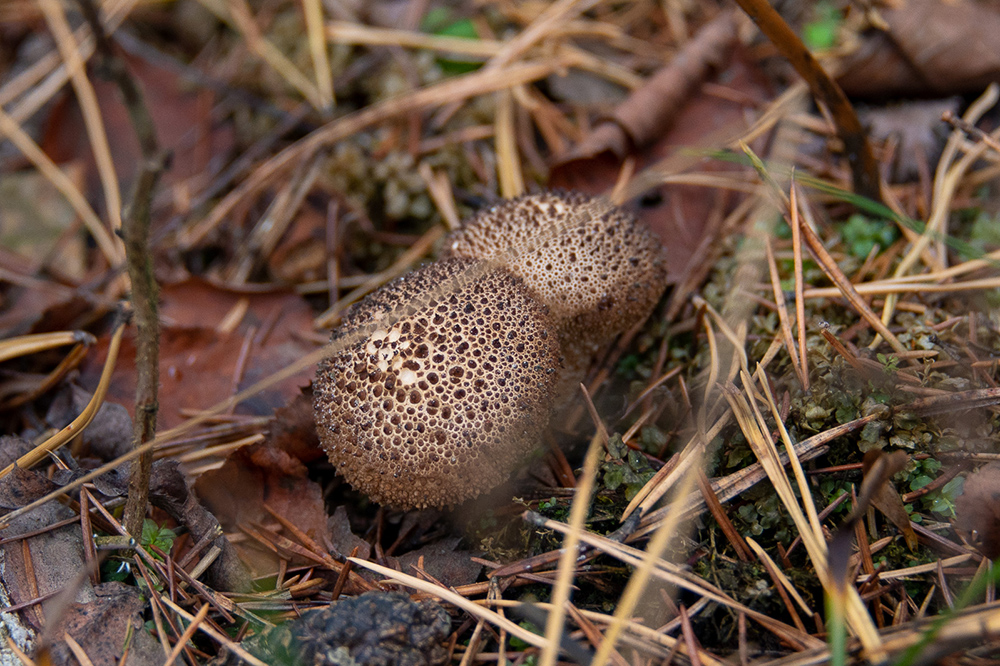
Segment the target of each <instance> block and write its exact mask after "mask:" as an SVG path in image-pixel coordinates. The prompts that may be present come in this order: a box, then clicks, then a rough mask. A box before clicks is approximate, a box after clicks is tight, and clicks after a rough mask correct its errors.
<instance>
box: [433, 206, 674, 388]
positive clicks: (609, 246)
mask: <svg viewBox="0 0 1000 666" xmlns="http://www.w3.org/2000/svg"><path fill="white" fill-rule="evenodd" d="M442 254H443V256H445V257H467V258H472V259H480V260H486V261H493V262H497V263H500V264H501V265H503V266H505V267H506V268H507V269H508V270H510V271H511V272H512V273H513V274H514V275H517V276H518V277H520V278H521V279H523V280H524V283H525V285H527V287H528V288H529V289H530V290H532V291H533V292H534V293H535V295H536V296H537V297H538V298H539V300H540V301H541V302H542V303H544V304H545V305H546V306H548V308H549V314H550V315H551V316H552V318H553V320H554V321H555V322H556V326H557V327H558V336H559V340H560V344H561V346H562V352H563V357H564V367H565V371H564V373H563V380H562V382H561V384H560V388H559V390H558V392H559V393H560V394H565V393H567V392H572V391H575V390H576V386H577V385H578V384H579V382H580V381H581V380H582V378H583V374H584V373H585V372H586V370H587V368H588V366H589V365H590V362H591V359H592V357H593V355H594V354H595V353H596V352H597V351H598V350H599V349H600V348H601V347H602V346H603V345H605V344H607V343H608V342H610V341H611V340H612V339H613V338H614V337H615V336H616V335H619V334H621V333H623V332H625V331H627V330H628V329H629V328H631V327H632V326H634V325H636V324H638V323H640V322H642V321H643V320H644V319H645V318H646V317H647V316H649V313H650V312H651V311H652V310H653V308H654V307H655V305H656V303H657V301H659V299H660V296H662V295H663V291H664V289H665V288H666V276H667V273H666V262H665V258H664V254H663V247H662V246H661V244H660V242H659V239H658V238H657V237H656V236H655V235H654V234H653V233H652V232H651V231H650V230H649V229H648V227H646V225H644V224H643V223H642V222H641V221H640V220H638V219H637V218H636V217H635V216H634V215H632V214H631V213H629V212H627V211H626V210H624V209H622V208H619V207H617V206H613V205H611V204H610V203H608V202H606V201H605V200H603V199H600V198H592V197H588V196H586V195H583V194H579V193H576V192H543V193H540V194H529V195H525V196H521V197H518V198H516V199H511V200H508V201H504V202H501V203H499V204H497V205H496V206H493V207H492V208H489V209H487V210H484V211H481V212H480V213H478V214H477V215H474V216H473V217H472V218H470V219H469V220H468V221H466V222H465V223H464V224H463V225H462V226H461V228H460V229H458V230H456V231H455V232H453V233H452V234H451V235H450V236H449V237H448V238H447V239H446V240H445V249H444V252H443V253H442ZM562 397H564V398H565V397H566V396H565V395H563V396H562Z"/></svg>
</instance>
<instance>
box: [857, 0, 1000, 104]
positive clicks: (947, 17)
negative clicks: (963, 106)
mask: <svg viewBox="0 0 1000 666" xmlns="http://www.w3.org/2000/svg"><path fill="white" fill-rule="evenodd" d="M995 7H996V6H995V5H991V4H988V3H977V2H942V1H941V0H909V1H908V2H900V3H897V6H896V7H885V8H880V9H879V14H880V16H881V17H882V19H884V20H885V22H886V24H888V32H881V31H878V30H874V29H873V30H871V31H870V32H869V33H868V34H867V35H866V36H865V38H864V40H863V41H862V43H861V46H860V47H859V48H858V50H857V51H856V52H854V53H853V54H851V55H850V56H847V57H846V58H845V59H844V60H843V61H842V68H841V74H840V76H839V78H838V83H840V85H841V87H842V88H843V89H844V92H846V93H847V94H848V95H852V96H856V97H876V98H880V99H884V98H887V97H899V96H906V95H935V96H940V97H943V96H946V95H955V94H962V93H979V92H981V91H982V90H983V88H985V87H986V86H987V85H988V84H989V83H991V82H993V81H996V80H998V79H1000V50H998V49H997V48H996V36H997V34H1000V12H998V11H997V10H996V8H995Z"/></svg>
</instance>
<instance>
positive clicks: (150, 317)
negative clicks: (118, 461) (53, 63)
mask: <svg viewBox="0 0 1000 666" xmlns="http://www.w3.org/2000/svg"><path fill="white" fill-rule="evenodd" d="M79 3H80V8H81V10H82V11H83V16H84V18H85V19H86V21H87V23H88V24H89V25H90V29H91V31H93V33H94V37H95V40H96V43H97V52H98V53H100V54H101V56H102V59H103V62H104V67H105V68H106V69H107V73H108V75H109V76H110V78H111V79H112V81H114V83H115V84H116V85H117V86H118V89H119V90H120V91H121V94H122V98H123V101H124V103H125V107H126V109H127V110H128V114H129V118H130V119H131V121H132V128H133V129H134V130H135V133H136V137H137V138H138V139H139V146H140V148H141V149H142V164H141V165H140V168H139V175H138V177H137V178H136V182H135V186H134V189H133V191H132V197H131V202H130V205H129V207H128V211H127V213H126V214H125V215H124V216H123V219H122V238H123V239H124V241H125V263H126V266H127V268H128V276H129V280H130V281H131V283H132V307H133V309H134V311H135V323H136V329H137V331H138V332H137V337H136V359H135V366H136V370H137V373H138V378H137V381H136V389H135V393H136V396H135V424H134V425H133V429H132V445H133V446H134V447H140V446H142V445H143V444H145V443H146V442H149V441H151V440H152V439H153V437H154V436H155V435H156V412H157V411H158V410H159V403H158V402H157V387H158V386H159V383H160V370H159V368H160V349H159V345H160V328H159V321H158V319H157V314H156V298H157V286H156V278H155V277H154V276H153V258H152V256H151V255H150V252H149V220H150V215H151V209H152V203H153V193H154V191H155V190H156V184H157V181H159V178H160V174H161V173H162V172H163V170H164V168H165V167H166V154H165V153H163V152H162V151H161V150H160V148H159V143H158V141H157V139H156V128H155V126H154V125H153V118H152V116H150V114H149V109H148V107H147V106H146V103H145V100H144V99H143V96H142V91H141V90H140V89H139V86H138V85H137V84H136V82H135V79H133V78H132V76H131V75H130V74H129V72H128V70H127V69H126V68H125V63H124V62H123V61H122V60H121V59H120V58H118V57H117V56H116V54H115V51H114V49H113V48H112V45H111V40H110V39H109V38H108V35H107V33H106V32H105V31H104V27H103V24H102V23H101V20H100V17H99V15H98V11H97V7H96V6H95V5H94V2H93V0H79ZM152 464H153V452H152V450H147V451H144V452H143V453H142V454H141V455H140V456H139V459H138V461H136V464H134V465H133V466H132V471H131V473H130V476H129V482H128V499H127V500H126V502H125V515H124V516H123V520H122V522H123V524H124V525H125V529H127V530H128V533H129V534H131V535H132V536H133V537H134V538H136V539H138V538H139V537H140V536H141V535H142V522H143V519H144V518H145V517H146V506H147V504H148V502H149V474H150V467H151V466H152Z"/></svg>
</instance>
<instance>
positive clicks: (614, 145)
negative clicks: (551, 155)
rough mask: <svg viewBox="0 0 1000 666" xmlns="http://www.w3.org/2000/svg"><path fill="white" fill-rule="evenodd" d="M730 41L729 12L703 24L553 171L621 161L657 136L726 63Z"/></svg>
mask: <svg viewBox="0 0 1000 666" xmlns="http://www.w3.org/2000/svg"><path fill="white" fill-rule="evenodd" d="M735 42H736V25H735V21H734V19H733V15H732V14H731V13H729V12H727V13H724V14H722V15H720V16H719V17H717V18H716V19H715V20H713V21H711V22H710V23H708V24H707V25H705V26H704V27H703V28H702V29H701V30H700V31H699V32H698V34H697V35H696V36H695V38H694V39H692V40H691V41H690V42H689V43H688V44H687V45H686V46H685V47H684V49H683V50H682V51H681V52H680V53H678V54H677V57H676V58H674V60H673V61H672V62H671V63H670V64H669V65H667V66H666V67H664V68H663V69H661V70H660V71H659V72H657V73H656V74H655V75H654V76H652V77H651V78H650V79H649V80H648V81H647V82H646V84H645V85H643V86H642V87H641V88H639V89H638V90H635V91H634V92H633V93H632V94H631V95H629V97H628V99H626V100H625V101H624V102H623V103H622V104H620V105H619V106H618V108H617V109H615V113H614V116H613V117H612V118H610V119H608V120H607V121H605V122H603V123H601V124H600V125H598V126H597V127H596V128H595V129H594V131H593V132H591V134H590V135H589V136H588V137H586V138H585V139H584V140H583V141H581V142H580V143H579V144H577V145H576V146H575V147H574V148H573V149H572V150H570V151H569V153H567V154H565V155H562V156H560V157H559V158H558V159H557V160H556V163H555V165H554V167H553V171H554V172H556V171H561V170H565V169H573V168H574V166H580V165H579V164H575V163H579V162H583V163H587V162H589V161H592V160H598V159H599V158H600V157H601V155H602V154H604V153H611V154H612V155H613V156H614V158H615V159H616V160H618V161H620V160H622V159H624V158H625V157H626V156H627V155H628V154H629V152H631V151H632V150H635V149H638V148H642V147H643V146H646V145H648V144H650V143H652V142H653V141H655V140H656V139H658V138H659V137H661V136H662V135H663V133H664V131H665V130H666V129H667V128H668V127H669V126H670V124H671V123H672V122H673V120H674V118H675V116H676V115H677V113H678V112H679V110H680V108H681V107H682V106H683V105H684V104H685V102H687V100H688V97H690V95H691V93H692V92H694V91H695V89H696V87H697V86H698V85H700V84H701V82H702V81H703V80H704V79H705V77H706V76H708V74H709V73H710V72H711V71H713V70H714V69H718V68H719V67H721V66H722V65H724V64H725V62H726V60H727V58H728V53H729V50H730V48H731V47H732V46H733V44H734V43H735Z"/></svg>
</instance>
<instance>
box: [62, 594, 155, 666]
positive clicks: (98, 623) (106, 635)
mask: <svg viewBox="0 0 1000 666" xmlns="http://www.w3.org/2000/svg"><path fill="white" fill-rule="evenodd" d="M94 592H95V593H96V597H95V598H94V599H93V601H90V602H88V603H86V604H72V605H70V606H69V608H67V610H66V612H65V614H64V615H63V617H62V618H61V622H60V625H59V631H58V632H53V634H54V635H57V636H63V635H64V634H69V635H70V636H72V637H73V639H74V640H76V642H77V643H78V644H79V645H80V647H81V648H83V651H84V652H85V653H86V654H87V656H88V657H90V660H91V661H92V662H93V664H94V666H117V664H118V663H119V660H120V659H121V657H122V656H123V654H124V651H125V650H124V648H125V645H126V642H127V643H128V661H127V663H128V664H130V665H132V666H147V665H148V666H154V665H155V664H161V663H163V651H162V648H161V647H160V645H159V644H158V643H157V642H156V640H155V639H154V638H153V635H152V634H150V633H149V632H148V631H146V630H145V627H144V619H143V615H142V614H143V611H144V610H145V608H146V601H145V599H143V597H142V595H141V594H140V593H139V590H138V589H137V588H135V587H128V586H126V585H123V584H121V583H104V584H102V585H98V586H96V587H95V588H94ZM129 637H131V640H128V638H129ZM71 655H72V652H71V651H70V649H69V646H68V645H67V644H66V643H65V642H59V643H56V644H55V645H54V646H52V649H51V657H52V662H53V663H56V664H72V663H76V662H75V659H74V658H73V657H72V656H71Z"/></svg>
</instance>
